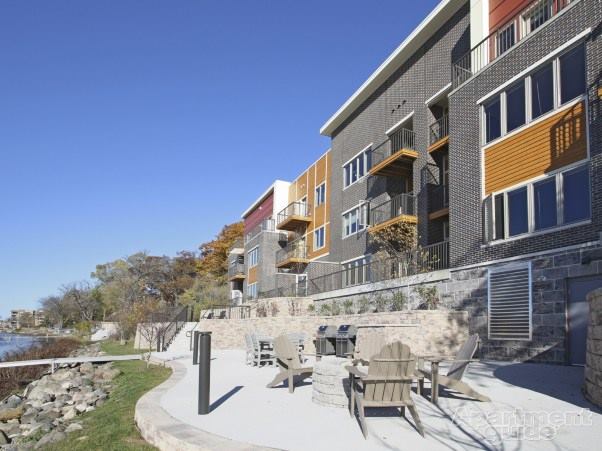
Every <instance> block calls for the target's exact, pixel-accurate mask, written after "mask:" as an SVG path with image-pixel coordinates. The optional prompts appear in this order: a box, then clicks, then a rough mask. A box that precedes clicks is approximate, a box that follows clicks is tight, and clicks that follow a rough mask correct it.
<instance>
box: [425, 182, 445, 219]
mask: <svg viewBox="0 0 602 451" xmlns="http://www.w3.org/2000/svg"><path fill="white" fill-rule="evenodd" d="M428 187H429V189H428V212H429V213H432V212H434V211H439V210H442V209H444V208H447V207H449V186H447V185H432V184H429V185H428Z"/></svg>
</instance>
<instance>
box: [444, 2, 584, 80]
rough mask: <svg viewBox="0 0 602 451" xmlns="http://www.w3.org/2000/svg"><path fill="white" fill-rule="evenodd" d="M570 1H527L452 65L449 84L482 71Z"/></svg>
mask: <svg viewBox="0 0 602 451" xmlns="http://www.w3.org/2000/svg"><path fill="white" fill-rule="evenodd" d="M574 1H575V0H537V1H533V2H531V3H529V4H528V5H527V6H526V7H525V8H523V9H522V10H521V11H520V12H519V13H518V14H516V15H515V16H514V17H513V18H512V19H510V20H509V21H507V22H505V23H504V24H503V25H501V26H500V27H498V28H497V29H496V30H495V31H494V32H493V33H491V34H490V35H489V36H487V37H486V38H485V39H483V40H482V41H481V42H479V43H478V44H477V45H475V46H474V47H473V48H472V49H470V51H469V52H467V53H466V54H464V55H463V56H461V57H460V58H459V59H458V60H456V61H455V62H454V63H453V64H452V86H453V87H454V88H456V87H457V86H460V85H461V84H462V83H464V82H465V81H466V80H468V79H469V78H470V77H472V76H473V75H475V74H476V73H478V72H480V71H481V70H483V69H484V68H485V67H486V66H487V65H488V64H490V63H492V62H493V61H495V60H496V59H497V58H498V57H500V56H501V55H503V54H504V53H506V52H507V51H509V50H510V49H511V48H512V47H514V46H515V45H516V44H518V43H519V42H520V41H522V40H523V39H524V38H525V37H527V36H528V35H530V34H531V33H533V32H534V31H535V30H537V29H538V28H539V27H541V26H542V25H543V24H544V23H546V22H548V21H549V20H551V19H552V18H554V17H555V16H556V15H558V13H560V12H561V11H562V10H563V9H564V8H566V7H567V6H568V5H569V4H571V3H573V2H574Z"/></svg>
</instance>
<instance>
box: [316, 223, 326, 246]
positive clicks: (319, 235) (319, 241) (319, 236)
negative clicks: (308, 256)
mask: <svg viewBox="0 0 602 451" xmlns="http://www.w3.org/2000/svg"><path fill="white" fill-rule="evenodd" d="M324 233H325V231H324V226H322V227H320V228H319V229H316V230H314V250H318V249H322V248H323V247H324Z"/></svg>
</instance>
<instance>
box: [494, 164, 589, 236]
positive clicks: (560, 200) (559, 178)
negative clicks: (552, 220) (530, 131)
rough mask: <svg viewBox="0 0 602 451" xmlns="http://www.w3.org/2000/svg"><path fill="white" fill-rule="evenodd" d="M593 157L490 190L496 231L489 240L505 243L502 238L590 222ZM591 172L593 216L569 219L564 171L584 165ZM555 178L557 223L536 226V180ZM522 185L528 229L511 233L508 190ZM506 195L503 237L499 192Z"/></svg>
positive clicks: (574, 169)
mask: <svg viewBox="0 0 602 451" xmlns="http://www.w3.org/2000/svg"><path fill="white" fill-rule="evenodd" d="M589 167H590V164H589V160H586V161H585V162H584V161H583V160H582V161H579V162H577V163H575V164H572V165H569V166H565V167H564V168H562V169H559V170H557V171H554V172H551V173H549V174H546V175H544V176H540V177H537V178H535V179H532V180H529V181H527V182H524V183H521V184H519V185H515V186H512V187H508V188H506V189H504V190H500V191H495V192H492V193H490V194H489V196H488V197H491V212H492V215H491V221H492V224H491V229H492V230H493V231H494V232H493V233H494V236H493V237H492V238H491V239H490V240H489V242H488V243H490V244H493V243H501V242H507V241H511V240H515V239H518V238H523V237H527V236H533V235H539V234H544V233H549V232H553V231H557V230H559V229H563V228H567V227H574V226H579V225H582V224H586V223H588V222H591V220H592V213H593V212H592V205H591V202H592V182H591V174H590V172H589ZM584 168H585V171H586V172H587V176H588V188H589V202H590V204H589V217H588V218H585V219H579V220H576V221H573V222H565V220H564V187H563V180H564V174H566V173H570V172H576V171H577V170H579V169H584ZM551 178H554V179H555V184H556V225H553V226H550V227H546V228H542V229H536V228H535V225H536V224H535V198H534V187H535V185H536V184H539V183H542V182H545V181H548V180H549V179H551ZM522 188H527V231H526V232H524V233H520V234H516V235H512V236H510V233H509V224H510V223H509V202H508V193H511V192H514V191H517V190H520V189H522ZM500 195H501V196H502V200H503V203H504V205H503V214H504V218H503V221H504V223H503V230H504V236H503V237H498V236H497V229H496V226H497V221H498V218H496V203H497V201H496V198H497V197H498V196H500Z"/></svg>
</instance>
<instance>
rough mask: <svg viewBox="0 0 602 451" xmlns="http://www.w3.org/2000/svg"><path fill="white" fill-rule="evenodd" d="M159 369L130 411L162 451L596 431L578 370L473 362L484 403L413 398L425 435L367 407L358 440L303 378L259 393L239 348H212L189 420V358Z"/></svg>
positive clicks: (593, 436) (541, 444) (492, 439)
mask: <svg viewBox="0 0 602 451" xmlns="http://www.w3.org/2000/svg"><path fill="white" fill-rule="evenodd" d="M165 357H168V355H166V356H165ZM168 364H170V365H172V367H173V368H174V370H175V372H174V375H173V376H172V378H171V379H170V380H169V381H168V382H166V384H164V386H161V387H158V389H156V390H154V391H152V392H150V393H149V394H147V395H145V397H143V398H142V399H141V400H140V402H139V405H138V406H137V412H136V418H137V421H138V424H139V426H140V428H141V431H142V433H143V436H145V438H147V440H150V441H151V442H153V443H154V444H155V445H157V446H159V447H160V448H162V449H168V448H171V449H173V448H174V447H177V448H179V449H217V448H219V449H261V448H264V449H265V448H276V449H286V450H307V449H312V451H318V450H328V451H332V450H345V451H348V450H381V449H425V450H427V449H428V450H433V449H458V450H459V449H512V450H518V449H537V450H547V449H550V450H551V449H575V450H578V449H595V448H597V445H596V443H597V442H599V439H600V430H602V415H601V413H600V411H599V410H595V408H594V406H593V405H591V404H589V403H588V402H587V401H585V400H584V398H583V396H582V395H581V392H580V388H581V385H582V381H583V368H578V367H565V366H551V365H542V364H512V363H501V362H484V363H477V364H473V365H471V367H470V368H469V370H468V372H467V374H466V375H465V379H464V380H465V381H466V382H468V383H469V384H471V385H472V386H473V387H474V388H476V389H477V390H478V391H480V392H482V393H483V394H486V395H487V396H489V397H490V398H491V399H492V402H491V403H480V402H477V401H473V400H468V399H466V398H462V397H461V396H459V395H458V396H454V395H453V394H451V393H449V392H445V391H443V392H442V393H441V396H440V398H439V405H438V406H435V405H433V404H431V403H430V402H429V401H428V400H427V399H425V398H423V397H420V396H418V395H415V394H414V396H413V398H414V399H415V402H416V404H417V407H418V410H419V413H420V416H421V419H422V422H423V424H424V428H425V432H426V438H422V437H421V436H420V435H419V434H418V432H416V430H415V428H414V426H413V423H412V422H411V420H406V419H404V418H400V416H399V411H396V410H393V409H369V410H368V411H367V424H368V427H369V429H370V435H369V437H368V439H367V440H365V439H364V437H363V435H362V433H361V430H360V427H359V425H358V422H357V420H356V419H352V418H350V416H349V413H348V410H347V409H341V408H334V407H323V406H320V405H317V404H314V403H313V402H312V400H311V395H312V386H311V382H308V383H306V384H305V385H302V386H298V387H297V388H296V389H295V393H294V394H293V395H290V394H289V393H288V390H287V389H286V387H278V388H273V389H268V388H266V387H265V386H266V384H267V383H268V382H269V381H271V379H272V378H273V376H274V375H275V373H276V372H277V370H276V369H275V368H259V369H258V368H255V367H250V366H247V365H245V364H244V351H239V350H228V351H214V353H213V360H212V362H211V365H212V371H211V403H212V405H211V409H212V411H211V413H210V414H209V415H205V416H198V415H197V414H196V412H197V386H198V369H197V367H193V366H192V362H191V356H186V357H183V358H182V357H181V358H177V359H175V360H171V361H169V362H168ZM442 372H443V374H445V368H443V371H442ZM426 392H427V393H426V394H427V395H428V394H429V393H428V385H427V389H426ZM408 416H409V415H408ZM224 438H225V439H226V440H224ZM228 439H229V440H228Z"/></svg>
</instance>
